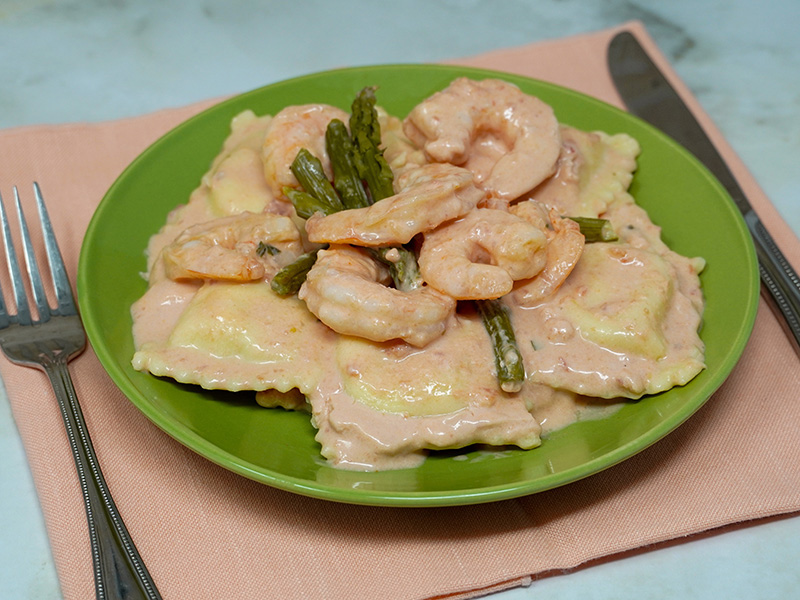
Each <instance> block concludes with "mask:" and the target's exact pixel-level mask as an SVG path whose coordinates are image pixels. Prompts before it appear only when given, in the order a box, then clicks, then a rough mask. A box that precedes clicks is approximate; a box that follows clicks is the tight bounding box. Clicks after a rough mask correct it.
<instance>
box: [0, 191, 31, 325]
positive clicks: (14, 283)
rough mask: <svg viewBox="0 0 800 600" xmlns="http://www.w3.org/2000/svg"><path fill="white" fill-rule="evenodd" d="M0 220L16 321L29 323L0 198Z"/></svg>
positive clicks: (20, 275)
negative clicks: (15, 307) (15, 308)
mask: <svg viewBox="0 0 800 600" xmlns="http://www.w3.org/2000/svg"><path fill="white" fill-rule="evenodd" d="M0 221H2V227H3V243H4V246H5V250H6V262H7V263H8V273H9V275H10V277H11V288H12V290H13V292H14V302H15V303H16V305H17V315H16V321H17V322H18V323H19V324H20V325H30V324H31V311H30V308H29V307H28V297H27V295H26V294H25V288H24V287H23V284H22V274H21V273H20V270H19V263H18V262H17V253H16V251H15V250H14V240H12V239H11V228H10V227H9V226H8V216H7V214H6V207H5V205H4V204H3V202H2V199H1V198H0Z"/></svg>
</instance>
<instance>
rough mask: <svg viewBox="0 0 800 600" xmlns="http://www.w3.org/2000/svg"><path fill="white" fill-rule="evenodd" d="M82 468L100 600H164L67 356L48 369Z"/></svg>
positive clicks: (87, 517)
mask: <svg viewBox="0 0 800 600" xmlns="http://www.w3.org/2000/svg"><path fill="white" fill-rule="evenodd" d="M45 372H46V373H47V376H48V377H49V378H50V383H51V384H52V385H53V390H54V391H55V395H56V398H57V399H58V404H59V407H60V408H61V416H62V417H63V418H64V425H65V426H66V429H67V436H68V437H69V443H70V446H71V447H72V455H73V457H74V458H75V466H76V467H77V469H78V477H79V478H80V483H81V489H82V490H83V499H84V504H85V506H86V519H87V521H88V522H89V536H90V539H91V547H92V563H93V566H94V580H95V592H96V594H97V600H161V595H160V594H159V592H158V590H157V589H156V586H155V584H154V583H153V579H152V578H151V576H150V573H149V572H148V571H147V568H146V567H145V565H144V561H142V557H141V556H140V555H139V552H138V551H137V550H136V546H135V545H134V543H133V540H132V539H131V536H130V534H129V533H128V530H127V528H126V527H125V523H123V521H122V517H121V516H120V514H119V512H118V511H117V507H116V505H115V504H114V500H113V499H112V497H111V493H110V492H109V490H108V486H107V485H106V481H105V478H104V477H103V473H102V472H101V471H100V465H99V464H98V462H97V455H96V454H95V451H94V448H93V447H92V441H91V439H90V438H89V431H88V430H87V428H86V422H85V421H84V418H83V412H82V411H81V408H80V405H79V404H78V398H77V395H76V394H75V388H74V387H73V385H72V379H71V377H70V375H69V370H68V368H67V363H66V357H64V356H63V355H62V356H61V357H59V358H56V360H55V361H54V362H53V363H52V364H50V365H45Z"/></svg>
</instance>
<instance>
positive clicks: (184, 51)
mask: <svg viewBox="0 0 800 600" xmlns="http://www.w3.org/2000/svg"><path fill="white" fill-rule="evenodd" d="M629 19H639V20H641V21H643V22H644V23H645V25H646V26H647V27H648V29H649V31H650V32H651V34H652V35H653V37H654V38H655V39H656V41H657V42H658V43H659V45H660V46H661V48H662V49H663V50H664V51H665V52H666V53H667V54H668V55H669V57H670V58H671V60H672V62H673V65H674V66H675V68H676V70H677V71H678V73H679V74H680V75H681V76H682V77H683V79H684V80H685V81H686V83H687V84H688V85H689V86H690V87H691V89H692V90H693V91H694V93H695V94H696V95H697V97H698V98H699V100H700V102H701V103H702V104H703V106H704V107H705V108H706V110H707V111H708V112H709V113H710V114H711V116H712V118H713V119H714V120H715V122H716V123H717V125H718V126H719V127H720V128H721V129H722V131H723V133H724V134H725V135H726V136H727V138H728V140H729V141H730V142H731V144H732V145H733V147H734V149H735V150H736V151H737V152H738V153H739V155H740V156H741V157H742V158H743V159H744V161H745V163H746V164H747V165H748V167H749V168H750V170H751V171H752V172H753V173H754V175H755V176H756V178H757V179H758V181H759V183H760V184H761V186H762V187H763V188H764V189H765V190H766V192H767V194H768V195H769V196H770V197H771V199H772V201H773V202H774V203H775V205H776V206H777V208H778V210H779V211H780V212H781V214H782V215H783V216H784V217H785V218H786V220H787V221H788V222H789V224H790V225H791V226H792V227H793V228H794V230H795V231H796V232H800V203H798V200H799V199H800V175H798V173H800V170H798V164H800V77H798V73H800V36H798V35H797V30H798V28H799V27H800V2H798V1H797V0H762V1H761V2H758V3H756V2H750V1H747V0H738V1H737V0H707V1H706V0H671V1H670V2H661V1H653V2H647V1H645V0H604V1H602V2H601V1H592V0H561V1H542V0H527V1H526V0H515V1H510V0H414V1H412V0H395V1H394V2H390V3H389V2H386V3H383V2H377V1H374V0H373V1H372V2H370V1H368V0H339V1H328V2H324V1H322V0H319V1H316V2H311V1H303V0H294V1H293V2H278V1H274V0H262V1H259V0H229V1H227V2H226V1H224V0H205V1H200V2H184V1H182V0H139V1H134V0H85V1H79V0H72V1H57V0H0V81H1V82H2V89H3V91H2V93H0V128H9V127H16V126H20V125H29V124H39V123H59V122H67V121H81V120H88V121H97V120H105V119H113V118H118V117H125V116H130V115H136V114H141V113H146V112H149V111H152V110H157V109H159V108H163V107H168V106H178V105H182V104H186V103H189V102H192V101H195V100H200V99H204V98H208V97H215V96H220V95H224V94H231V93H236V92H243V91H247V90H250V89H252V88H256V87H260V86H261V85H264V84H266V83H269V82H272V81H276V80H280V79H283V78H286V77H291V76H294V75H298V74H302V73H307V72H312V71H318V70H322V69H326V68H330V67H338V66H351V65H361V64H375V63H386V62H419V61H435V60H441V59H447V58H452V57H457V56H465V55H471V54H477V53H480V52H483V51H487V50H491V49H494V48H501V47H506V46H513V45H519V44H524V43H528V42H531V41H535V40H540V39H547V38H554V37H561V36H565V35H569V34H573V33H579V32H584V31H591V30H595V29H600V28H603V27H607V26H611V25H615V24H618V23H620V22H623V21H627V20H629ZM376 23H380V26H376ZM347 26H349V27H350V28H351V31H352V32H355V33H354V34H348V35H343V34H342V33H341V31H342V29H343V28H345V27H347ZM355 40H357V41H355ZM365 47H368V48H369V52H366V53H365V52H364V51H363V48H365ZM12 183H13V182H8V181H3V180H2V170H1V166H0V185H2V186H6V187H7V186H10V185H12ZM798 426H799V427H800V424H798ZM0 490H1V491H0V590H2V591H0V597H2V598H7V599H9V600H56V599H58V598H61V594H60V590H59V585H58V581H57V578H56V575H55V570H54V567H53V564H52V558H51V555H50V550H49V546H48V541H47V537H46V534H45V531H44V525H43V521H42V516H41V511H40V508H39V505H38V500H37V497H36V493H35V490H34V489H33V484H32V481H31V477H30V473H29V470H28V466H27V462H26V460H25V456H24V452H23V450H22V446H21V443H20V440H19V436H18V434H17V431H16V426H15V425H14V422H13V419H12V417H11V413H10V409H9V406H8V402H7V400H6V399H5V397H4V396H2V395H0ZM654 518H657V515H654ZM798 564H800V517H794V518H788V519H781V520H777V521H774V522H770V523H763V524H758V525H754V526H750V527H743V528H738V529H736V530H734V531H730V532H727V533H723V534H717V535H713V536H710V537H706V538H703V539H700V540H692V541H686V542H683V543H677V544H674V545H670V546H669V547H665V548H661V549H657V550H652V551H649V552H643V553H638V554H635V555H633V556H629V557H625V558H621V559H617V560H613V561H610V562H605V563H603V564H600V565H596V566H591V567H587V568H584V569H582V570H579V571H577V572H574V573H570V574H565V575H561V576H554V577H548V578H545V579H542V580H540V581H536V582H534V583H533V584H532V585H531V586H530V587H528V588H520V589H516V590H511V591H508V592H504V593H501V594H497V595H494V596H492V598H498V600H527V599H530V598H540V597H559V598H563V599H568V600H569V599H573V598H574V599H578V598H580V599H581V600H594V599H611V598H614V599H617V600H627V599H634V598H635V599H637V600H645V599H648V598H665V597H680V598H683V599H686V600H692V599H699V598H728V599H739V598H748V599H751V600H760V599H772V598H781V599H783V598H797V597H800V592H799V591H798V590H800V569H798V567H797V565H798Z"/></svg>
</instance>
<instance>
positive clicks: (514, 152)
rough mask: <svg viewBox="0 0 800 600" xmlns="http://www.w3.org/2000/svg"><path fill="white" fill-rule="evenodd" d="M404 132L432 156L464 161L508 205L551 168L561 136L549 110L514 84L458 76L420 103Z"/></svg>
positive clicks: (492, 196)
mask: <svg viewBox="0 0 800 600" xmlns="http://www.w3.org/2000/svg"><path fill="white" fill-rule="evenodd" d="M404 131H405V132H406V135H407V136H408V138H409V139H410V140H411V141H412V142H414V143H415V144H417V145H418V146H420V147H422V148H423V149H424V150H425V153H426V155H427V156H428V158H430V159H431V160H432V161H436V162H448V163H453V164H457V165H462V166H465V167H466V168H468V169H470V170H471V171H473V173H474V174H475V177H476V180H477V182H478V185H479V186H480V187H482V188H483V189H484V190H485V191H486V192H487V194H488V204H489V205H491V206H494V205H500V206H502V205H507V204H508V203H509V202H510V201H511V200H514V199H515V198H518V197H520V196H521V195H522V194H524V193H525V192H527V191H529V190H531V189H533V188H534V187H536V186H537V185H538V184H539V183H541V182H542V181H544V180H545V179H546V178H547V177H549V176H550V175H552V174H553V173H554V172H555V168H556V161H557V159H558V156H559V153H560V151H561V136H560V131H559V125H558V121H557V120H556V117H555V114H554V113H553V109H552V108H550V106H548V105H547V104H545V103H544V102H542V101H541V100H539V99H538V98H536V97H534V96H529V95H528V94H525V93H523V92H522V91H521V90H520V89H519V88H518V87H517V86H515V85H513V84H511V83H507V82H505V81H499V80H495V79H487V80H484V81H472V80H470V79H467V78H463V77H462V78H460V79H456V80H455V81H453V83H451V84H450V86H448V87H447V88H446V89H444V90H442V91H440V92H437V93H435V94H433V95H432V96H431V97H430V98H428V99H427V100H423V101H422V102H421V103H420V104H418V105H417V106H416V107H415V108H414V109H413V110H412V111H411V113H409V115H408V117H406V120H405V123H404Z"/></svg>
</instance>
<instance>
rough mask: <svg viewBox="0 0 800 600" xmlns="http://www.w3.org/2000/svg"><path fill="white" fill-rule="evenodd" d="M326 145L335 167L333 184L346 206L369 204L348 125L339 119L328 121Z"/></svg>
mask: <svg viewBox="0 0 800 600" xmlns="http://www.w3.org/2000/svg"><path fill="white" fill-rule="evenodd" d="M325 145H326V147H327V150H328V157H329V158H330V160H331V166H332V167H333V186H334V187H335V188H336V191H337V192H339V196H341V198H342V204H343V205H344V207H345V208H362V207H364V206H369V203H370V202H369V197H368V196H367V191H366V190H365V189H364V184H363V183H362V182H361V177H360V176H359V174H358V169H357V168H356V164H355V148H354V146H353V140H351V139H350V134H349V133H348V131H347V127H345V124H344V123H342V122H341V121H340V120H339V119H333V120H332V121H331V122H330V123H328V128H327V130H326V131H325Z"/></svg>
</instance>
